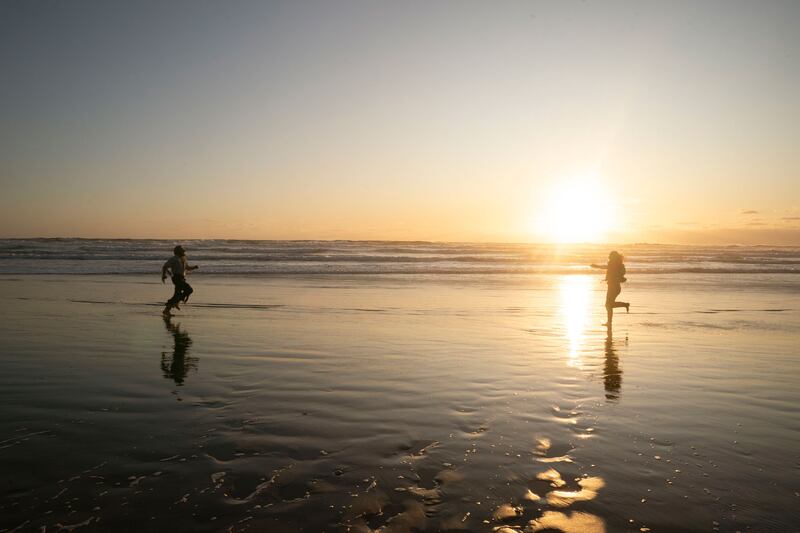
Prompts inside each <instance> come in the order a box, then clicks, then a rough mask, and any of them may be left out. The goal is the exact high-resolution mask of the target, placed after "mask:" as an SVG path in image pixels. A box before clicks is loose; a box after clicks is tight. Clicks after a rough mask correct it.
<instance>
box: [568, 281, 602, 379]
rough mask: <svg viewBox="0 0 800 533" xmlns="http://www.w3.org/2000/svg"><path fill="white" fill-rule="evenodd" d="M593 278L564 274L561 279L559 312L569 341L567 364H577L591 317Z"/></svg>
mask: <svg viewBox="0 0 800 533" xmlns="http://www.w3.org/2000/svg"><path fill="white" fill-rule="evenodd" d="M592 285H593V279H592V278H591V276H564V277H563V278H562V279H561V283H560V290H561V313H562V315H563V318H564V333H565V335H566V338H567V342H568V343H569V352H568V355H567V364H568V365H569V366H579V362H580V352H581V348H582V346H583V340H584V336H585V335H586V328H587V326H588V324H589V319H590V317H591V308H592V300H593V297H594V293H593V292H592Z"/></svg>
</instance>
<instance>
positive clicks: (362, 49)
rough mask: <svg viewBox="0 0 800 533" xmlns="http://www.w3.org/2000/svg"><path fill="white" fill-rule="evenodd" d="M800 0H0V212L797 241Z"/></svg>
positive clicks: (122, 220) (190, 225)
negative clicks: (661, 0) (550, 0)
mask: <svg viewBox="0 0 800 533" xmlns="http://www.w3.org/2000/svg"><path fill="white" fill-rule="evenodd" d="M798 28H800V2H797V1H787V2H769V1H768V2H755V1H747V2H736V1H730V2H729V1H725V2H710V1H709V2H705V1H704V2H691V1H687V2H672V1H664V2H640V1H631V2H595V1H591V0H587V1H585V2H571V1H563V2H561V1H552V2H530V1H525V2H505V1H501V2H489V1H487V2H467V1H453V2H444V1H441V2H437V1H434V2H429V1H419V2H413V1H412V2H380V1H377V2H376V1H363V2H334V1H320V2H305V1H286V2H260V1H259V2H257V1H253V2H244V1H240V2H201V1H186V2H177V1H176V2H125V3H123V2H114V1H104V0H102V1H101V0H98V1H94V2H90V1H69V2H44V1H30V0H25V1H6V2H2V3H0V76H2V82H1V83H0V180H2V195H0V237H53V236H78V237H142V238H151V237H153V238H158V237H163V238H255V239H260V238H264V239H274V238H279V239H281V238H297V239H316V238H319V239H330V238H345V239H430V240H467V241H532V242H540V241H554V240H578V241H582V240H590V241H613V242H633V241H649V242H678V243H716V242H719V243H732V242H739V243H765V244H800V96H798V95H800V31H798Z"/></svg>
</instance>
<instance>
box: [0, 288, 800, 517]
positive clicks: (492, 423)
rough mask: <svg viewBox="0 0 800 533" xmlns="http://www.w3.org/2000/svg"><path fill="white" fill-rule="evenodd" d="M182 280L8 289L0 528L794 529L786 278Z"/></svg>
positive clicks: (0, 329) (793, 307) (1, 344)
mask: <svg viewBox="0 0 800 533" xmlns="http://www.w3.org/2000/svg"><path fill="white" fill-rule="evenodd" d="M191 281H192V284H193V285H194V286H195V295H194V296H193V297H192V300H191V301H190V302H189V304H188V305H186V306H184V308H183V309H182V310H181V311H178V312H177V316H175V317H174V318H173V319H171V320H169V321H165V320H162V318H161V317H160V316H159V313H160V304H159V302H163V301H164V300H165V299H166V298H167V297H168V295H169V294H168V293H170V291H171V287H169V286H162V285H161V284H160V283H159V282H158V279H157V278H156V277H148V278H145V277H134V276H131V277H124V276H123V277H117V276H62V277H57V276H3V277H2V278H1V279H0V301H2V305H0V352H1V353H2V355H1V356H0V401H2V405H3V409H2V410H1V411H0V471H2V472H3V476H2V481H0V531H13V530H16V531H39V530H41V528H43V527H45V526H46V530H47V531H59V530H60V529H63V530H73V529H78V530H80V531H110V530H114V531H145V530H152V531H156V530H160V531H164V530H174V531H228V530H233V531H274V532H282V531H286V532H290V531H331V532H333V531H354V532H365V531H373V530H381V531H409V532H410V531H492V530H493V529H494V528H497V527H499V526H507V527H508V528H510V529H507V530H502V529H500V530H501V531H515V530H522V529H526V530H528V531H544V530H548V531H553V530H554V531H559V530H560V531H564V532H567V533H573V532H590V533H591V532H599V531H648V530H649V531H676V532H677V531H681V532H686V531H713V530H719V531H737V530H739V531H797V530H798V529H800V512H798V511H797V509H798V508H800V482H799V481H798V480H799V479H800V476H798V471H799V470H798V469H800V414H798V410H797V406H798V405H800V387H798V383H797V382H798V377H799V376H800V347H799V346H800V342H798V341H799V340H800V334H798V332H799V331H800V279H798V277H797V276H794V275H775V276H768V275H740V276H734V275H727V276H717V275H711V274H696V275H695V274H684V275H681V276H658V275H642V276H639V277H638V278H637V279H635V280H631V282H630V283H628V284H626V286H625V287H624V290H623V293H622V296H621V297H620V299H621V300H626V301H627V300H630V301H631V302H632V307H631V313H630V314H629V315H626V314H625V313H624V311H623V312H622V313H618V314H617V317H616V319H615V324H614V328H613V331H612V332H608V331H607V330H606V328H604V327H602V326H601V325H600V324H601V322H603V321H604V320H605V310H604V309H603V307H602V303H603V301H604V290H605V287H604V285H603V284H602V283H601V282H600V279H599V277H598V276H592V277H587V276H546V275H541V276H536V275H531V276H462V277H443V276H431V277H424V276H416V277H415V276H353V277H343V276H330V277H325V276H321V277H320V276H317V277H299V276H294V277H274V278H269V277H253V278H243V277H239V278H233V277H231V278H226V277H215V276H196V277H195V278H194V279H193V280H191ZM15 528H16V529H15ZM381 528H382V529H381ZM548 528H550V529H548Z"/></svg>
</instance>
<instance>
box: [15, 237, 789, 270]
mask: <svg viewBox="0 0 800 533" xmlns="http://www.w3.org/2000/svg"><path fill="white" fill-rule="evenodd" d="M183 242H184V244H185V245H186V247H187V249H188V250H189V256H190V261H191V262H192V263H195V264H199V265H201V271H200V272H202V273H206V274H222V275H243V276H253V275H275V274H285V275H291V274H302V275H306V274H422V275H437V274H448V275H459V274H576V273H577V274H588V273H595V274H601V272H600V271H597V270H592V269H590V268H589V266H588V265H589V264H590V263H602V262H604V259H605V256H606V254H607V251H608V249H609V248H611V246H609V245H572V246H554V245H538V244H519V243H511V244H505V243H432V242H394V241H240V240H198V241H183ZM173 245H174V242H173V241H159V240H125V239H121V240H113V239H112V240H109V239H103V240H91V239H0V273H2V274H126V273H130V274H144V273H152V272H159V271H160V269H161V265H162V264H163V263H164V261H165V260H166V259H167V258H168V257H169V255H170V254H171V250H172V246H173ZM618 248H620V249H621V250H623V251H624V253H625V254H626V265H627V267H628V273H629V274H630V275H637V274H671V273H693V274H797V273H800V248H798V247H761V246H751V247H728V246H675V245H650V244H636V245H627V246H624V247H618Z"/></svg>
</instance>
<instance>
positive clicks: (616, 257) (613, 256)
mask: <svg viewBox="0 0 800 533" xmlns="http://www.w3.org/2000/svg"><path fill="white" fill-rule="evenodd" d="M623 259H624V258H623V257H622V254H620V253H619V252H618V251H616V250H614V251H613V252H611V253H610V254H608V262H609V263H616V264H619V263H622V260H623Z"/></svg>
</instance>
